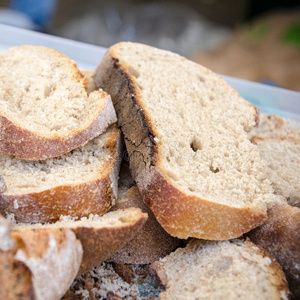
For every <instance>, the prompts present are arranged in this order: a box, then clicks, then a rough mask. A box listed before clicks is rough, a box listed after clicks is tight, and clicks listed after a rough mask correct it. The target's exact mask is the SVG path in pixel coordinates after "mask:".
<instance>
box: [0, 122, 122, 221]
mask: <svg viewBox="0 0 300 300" xmlns="http://www.w3.org/2000/svg"><path fill="white" fill-rule="evenodd" d="M120 147H121V141H120V132H119V130H118V128H117V127H116V125H112V126H110V127H109V128H108V129H107V131H106V132H105V133H103V134H101V135H100V136H98V137H96V138H95V139H93V140H92V141H90V142H89V143H87V144H85V145H84V146H81V147H79V148H77V149H74V150H72V151H71V152H68V153H66V154H64V155H62V156H59V157H55V158H49V159H46V160H43V161H24V160H19V159H17V158H15V157H13V156H11V155H9V154H4V153H0V172H1V173H2V174H3V176H4V179H5V182H6V185H7V190H6V191H5V192H3V193H1V194H0V212H1V213H2V214H4V215H7V214H14V216H15V219H16V221H17V222H24V223H37V222H42V223H44V222H55V221H57V220H58V219H59V218H60V216H61V215H67V216H71V217H79V218H81V217H87V216H89V214H91V213H93V214H98V215H101V214H103V213H105V212H106V211H107V210H108V209H109V208H110V207H111V206H112V205H113V204H114V201H115V199H116V197H117V189H118V183H117V181H118V174H119V166H120V162H121V159H120V157H119V154H120Z"/></svg>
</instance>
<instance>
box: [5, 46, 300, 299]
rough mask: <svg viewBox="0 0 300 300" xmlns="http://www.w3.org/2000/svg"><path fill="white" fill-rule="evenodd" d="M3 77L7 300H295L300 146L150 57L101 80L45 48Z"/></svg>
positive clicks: (23, 53) (230, 99)
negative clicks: (284, 151) (285, 166)
mask: <svg viewBox="0 0 300 300" xmlns="http://www.w3.org/2000/svg"><path fill="white" fill-rule="evenodd" d="M0 67H1V68H0V76H1V82H0V84H1V86H0V93H1V98H0V105H1V108H2V109H1V114H0V136H1V138H0V151H1V155H0V162H1V163H0V172H1V173H2V175H3V176H2V177H1V180H0V181H1V186H0V188H1V191H0V192H1V193H0V212H1V214H2V215H3V216H4V217H6V219H5V218H4V217H3V218H1V223H0V235H1V237H2V238H1V240H0V260H1V265H0V268H1V272H0V278H1V280H0V281H1V282H3V283H4V284H2V285H1V286H0V296H1V299H2V298H3V299H20V298H24V299H27V298H28V299H32V298H34V299H60V298H61V297H63V296H64V299H157V298H161V299H223V298H224V299H240V298H242V299H288V298H289V297H290V296H291V294H290V291H289V289H288V283H287V280H286V278H287V279H288V281H289V288H290V290H291V292H292V295H293V297H294V298H295V299H296V298H297V297H298V296H299V295H300V294H299V293H300V291H299V288H298V286H299V282H300V274H299V267H297V266H299V258H300V255H299V249H300V245H299V240H300V239H299V234H300V224H299V222H300V221H299V219H300V215H299V208H298V207H291V206H290V205H296V206H297V205H298V206H299V198H297V193H298V191H299V187H298V186H297V184H298V182H299V181H298V180H297V179H295V180H294V181H290V177H291V172H292V173H296V174H294V175H295V176H296V175H297V164H298V163H299V161H298V157H297V153H298V152H299V146H298V145H299V143H298V141H297V139H298V138H299V130H297V129H294V131H293V130H290V131H289V129H284V128H283V129H282V131H281V134H283V132H285V131H286V132H293V134H294V135H295V136H294V137H293V139H292V138H291V139H290V138H287V135H288V134H287V133H286V134H285V137H286V138H283V137H281V138H273V136H272V134H271V132H273V133H274V135H275V134H276V131H274V130H273V128H272V126H273V125H270V126H269V127H268V124H269V123H270V124H273V123H274V122H273V123H272V122H271V121H270V119H267V118H266V120H265V122H263V123H262V124H265V125H264V126H262V127H258V129H257V130H255V131H253V130H252V129H253V128H254V127H255V126H257V125H258V124H259V112H258V109H257V108H256V107H254V106H253V105H251V104H250V103H248V102H247V101H245V100H244V99H242V98H241V97H240V96H239V95H238V93H237V92H236V91H235V90H233V89H232V88H231V87H230V86H229V85H228V84H227V83H225V81H223V80H222V79H221V78H220V77H218V76H217V75H215V74H214V73H213V72H211V71H209V70H208V69H206V68H204V67H202V66H200V65H197V64H195V63H193V62H191V61H189V60H187V59H185V58H183V57H180V56H179V55H176V54H174V53H171V52H167V51H163V50H159V49H156V48H152V47H149V46H146V45H141V44H136V43H119V44H116V45H114V46H112V47H111V48H110V49H109V50H108V51H107V53H106V55H105V56H104V57H103V59H102V60H101V62H100V63H99V66H98V67H97V69H96V70H95V72H80V71H79V70H78V69H77V66H76V65H75V64H74V63H73V62H72V61H70V60H69V59H68V58H67V57H65V56H64V55H62V54H60V53H58V52H57V51H55V50H51V49H47V48H44V47H36V46H35V47H34V46H21V47H15V48H12V49H10V50H9V51H8V52H6V53H5V54H4V55H2V57H1V58H0ZM278 120H279V118H278ZM268 121H270V122H269V123H268ZM282 122H283V121H282ZM115 123H117V124H115ZM285 127H286V128H292V127H289V126H288V125H286V126H285ZM260 128H264V130H261V131H260V130H259V129H260ZM268 132H269V135H270V136H272V137H270V136H268ZM278 132H279V131H278ZM121 133H122V135H121ZM262 135H265V136H264V137H262ZM278 135H279V133H278ZM267 136H268V137H267ZM122 137H124V141H125V143H124V145H123V139H122ZM287 144H288V147H289V148H288V149H289V152H288V153H289V155H286V156H285V157H284V160H285V163H282V162H281V161H282V160H283V158H281V156H280V153H282V152H283V151H282V149H286V148H285V147H287ZM123 146H125V151H123ZM276 147H277V148H276ZM273 149H281V151H280V150H278V151H277V152H276V154H275V156H274V157H273V158H271V156H272V154H273V153H275V151H274V150H273ZM272 159H273V160H272ZM287 163H288V164H291V165H293V167H291V168H292V169H291V170H292V171H290V172H283V171H282V170H283V169H284V164H287ZM120 166H121V171H120ZM279 169H280V170H279ZM276 170H277V172H276ZM278 170H279V171H278ZM275 173H276V174H275ZM283 196H284V197H286V198H287V199H288V202H289V204H288V203H287V202H286V200H285V199H284V198H283ZM297 203H298V204H297ZM287 220H288V221H289V222H287ZM274 224H275V225H274ZM285 232H288V233H289V236H288V237H287V236H286V235H285ZM250 240H251V241H250ZM282 243H284V247H282ZM104 261H105V262H104ZM101 263H102V264H101ZM279 263H280V264H281V265H280V264H279ZM53 274H55V276H54V275H53ZM77 275H78V277H77ZM75 277H77V278H76V279H75ZM8 278H9V279H8ZM50 278H52V279H51V280H50ZM141 278H142V279H141ZM74 279H75V280H74ZM142 282H143V283H142Z"/></svg>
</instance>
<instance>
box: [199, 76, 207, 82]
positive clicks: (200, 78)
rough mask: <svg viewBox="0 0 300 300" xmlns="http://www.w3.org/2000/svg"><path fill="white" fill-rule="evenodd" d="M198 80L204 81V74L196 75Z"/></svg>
mask: <svg viewBox="0 0 300 300" xmlns="http://www.w3.org/2000/svg"><path fill="white" fill-rule="evenodd" d="M198 79H199V81H201V82H205V80H206V78H205V77H204V76H201V75H199V76H198Z"/></svg>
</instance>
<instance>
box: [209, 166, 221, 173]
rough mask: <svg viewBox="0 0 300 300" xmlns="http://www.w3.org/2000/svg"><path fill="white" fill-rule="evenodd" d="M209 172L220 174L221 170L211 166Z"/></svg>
mask: <svg viewBox="0 0 300 300" xmlns="http://www.w3.org/2000/svg"><path fill="white" fill-rule="evenodd" d="M209 170H210V171H211V172H213V173H218V172H220V170H219V168H214V167H213V166H210V167H209Z"/></svg>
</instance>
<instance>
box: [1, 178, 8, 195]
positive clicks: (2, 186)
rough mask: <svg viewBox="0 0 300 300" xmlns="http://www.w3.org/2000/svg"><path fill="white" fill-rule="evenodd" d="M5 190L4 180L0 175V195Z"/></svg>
mask: <svg viewBox="0 0 300 300" xmlns="http://www.w3.org/2000/svg"><path fill="white" fill-rule="evenodd" d="M6 190H7V186H6V183H5V180H4V177H3V175H2V174H1V173H0V193H3V192H5V191H6Z"/></svg>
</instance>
